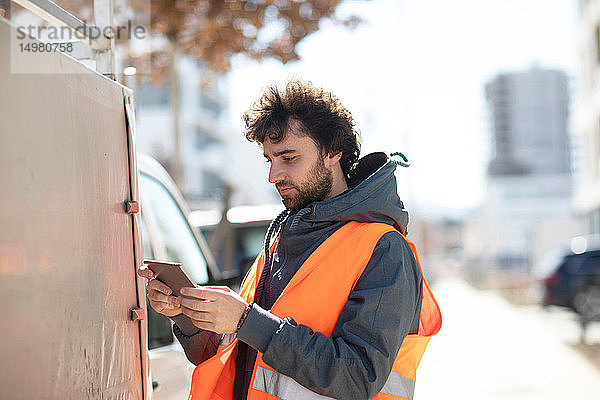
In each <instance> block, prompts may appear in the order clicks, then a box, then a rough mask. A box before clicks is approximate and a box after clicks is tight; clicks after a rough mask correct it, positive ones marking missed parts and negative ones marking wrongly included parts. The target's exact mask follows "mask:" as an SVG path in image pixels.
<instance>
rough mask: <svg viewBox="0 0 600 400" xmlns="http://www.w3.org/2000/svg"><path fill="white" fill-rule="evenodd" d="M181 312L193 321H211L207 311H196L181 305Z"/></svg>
mask: <svg viewBox="0 0 600 400" xmlns="http://www.w3.org/2000/svg"><path fill="white" fill-rule="evenodd" d="M181 312H182V313H183V314H185V315H187V316H188V317H190V319H192V320H194V321H202V322H213V321H212V316H211V315H210V314H209V313H206V312H203V311H196V310H192V309H189V308H187V307H181Z"/></svg>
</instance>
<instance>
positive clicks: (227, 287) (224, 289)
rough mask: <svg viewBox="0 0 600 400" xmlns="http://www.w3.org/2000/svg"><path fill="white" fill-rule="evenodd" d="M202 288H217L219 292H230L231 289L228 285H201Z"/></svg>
mask: <svg viewBox="0 0 600 400" xmlns="http://www.w3.org/2000/svg"><path fill="white" fill-rule="evenodd" d="M202 287H203V288H206V289H213V290H219V291H221V292H231V289H230V288H229V286H212V285H209V286H202Z"/></svg>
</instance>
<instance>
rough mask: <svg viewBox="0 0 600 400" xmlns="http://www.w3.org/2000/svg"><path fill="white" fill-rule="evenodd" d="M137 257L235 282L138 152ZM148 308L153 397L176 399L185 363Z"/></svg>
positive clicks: (205, 279) (172, 189)
mask: <svg viewBox="0 0 600 400" xmlns="http://www.w3.org/2000/svg"><path fill="white" fill-rule="evenodd" d="M137 161H138V170H139V176H138V184H139V189H140V196H141V233H142V235H141V236H142V249H143V250H142V253H143V258H148V259H158V260H167V261H176V262H181V263H182V264H183V268H184V269H185V270H186V272H187V273H188V275H189V276H190V277H191V278H192V279H193V280H194V281H195V282H196V283H197V284H207V283H211V284H227V285H235V284H236V283H237V281H239V275H235V276H228V277H227V279H224V276H223V274H222V273H221V271H220V270H219V268H217V265H216V264H215V261H214V259H213V257H212V255H211V252H210V250H209V248H208V245H207V244H206V241H205V240H204V238H203V236H202V234H201V233H200V232H198V231H196V230H194V229H192V227H191V226H190V223H189V222H188V219H187V216H188V214H189V208H188V207H187V204H186V203H185V201H184V199H183V197H182V196H181V194H180V192H179V190H178V189H177V186H176V185H175V183H174V182H173V180H172V179H171V177H170V176H169V174H168V173H167V172H166V171H165V169H164V168H163V167H162V166H161V165H160V164H159V163H158V162H157V161H156V160H154V159H152V158H151V157H149V156H146V155H143V154H138V156H137ZM147 309H148V349H149V357H150V370H151V373H152V384H153V388H154V393H153V399H154V400H165V399H182V398H186V397H187V395H188V394H189V388H190V383H191V375H192V370H193V368H194V365H193V364H191V363H190V362H189V361H188V360H187V358H186V357H185V354H184V352H183V349H182V348H181V346H180V345H179V342H178V341H177V340H176V339H175V338H174V336H173V333H172V330H171V325H172V323H171V320H170V319H169V318H167V317H165V316H164V315H162V314H159V313H157V312H155V311H154V310H153V309H152V307H150V304H149V303H148V304H147Z"/></svg>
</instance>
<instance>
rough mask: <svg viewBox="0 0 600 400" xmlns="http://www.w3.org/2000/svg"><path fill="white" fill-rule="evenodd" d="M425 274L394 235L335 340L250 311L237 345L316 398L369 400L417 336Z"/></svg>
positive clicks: (381, 245) (364, 278)
mask: <svg viewBox="0 0 600 400" xmlns="http://www.w3.org/2000/svg"><path fill="white" fill-rule="evenodd" d="M422 284H423V282H422V275H421V272H420V269H419V266H418V265H417V263H416V261H415V258H414V256H413V254H412V251H411V250H410V247H409V245H408V243H407V242H406V240H405V239H404V238H403V237H402V236H401V235H400V234H399V233H398V232H389V233H387V234H385V235H384V236H383V237H382V238H381V239H380V240H379V242H378V243H377V245H376V247H375V249H374V250H373V254H372V256H371V259H370V260H369V263H368V264H367V267H366V268H365V270H364V271H363V274H362V275H361V277H360V278H359V280H358V281H357V284H356V286H355V288H354V290H353V291H352V292H351V293H350V296H349V297H348V301H347V302H346V304H345V306H344V308H343V309H342V312H341V313H340V316H339V318H338V320H337V322H336V324H335V327H334V329H333V333H332V337H331V338H328V337H327V336H325V335H323V334H321V333H319V332H314V331H313V330H312V329H311V328H310V327H309V326H305V325H297V324H296V323H295V322H294V321H293V320H292V319H291V318H285V319H283V320H281V319H279V318H278V317H276V316H274V315H273V314H271V313H269V312H267V311H265V310H262V309H261V308H260V307H257V306H255V307H254V308H253V310H252V311H251V312H250V313H249V314H248V317H247V318H246V320H245V321H244V324H243V325H242V327H241V328H240V330H239V331H238V338H239V339H240V340H242V341H244V342H246V343H248V344H249V345H250V346H252V347H254V348H255V349H256V350H257V351H259V352H261V353H263V360H264V361H265V362H266V363H267V364H268V365H269V366H271V367H272V368H274V369H275V370H276V371H278V372H280V373H282V374H284V375H287V376H290V377H292V378H293V379H294V380H296V381H297V382H298V383H300V384H301V385H303V386H305V387H307V388H309V389H311V390H312V391H314V392H316V393H319V394H321V395H325V396H329V397H334V398H340V399H356V398H360V399H369V398H371V397H373V396H375V394H377V393H378V392H379V391H380V390H381V388H382V387H383V385H384V384H385V382H386V380H387V378H388V376H389V374H390V371H391V369H392V365H393V362H394V359H395V357H396V354H397V353H398V350H399V349H400V345H401V344H402V341H403V340H404V337H405V336H406V335H407V334H409V333H416V331H417V329H418V323H419V313H420V308H421V297H422Z"/></svg>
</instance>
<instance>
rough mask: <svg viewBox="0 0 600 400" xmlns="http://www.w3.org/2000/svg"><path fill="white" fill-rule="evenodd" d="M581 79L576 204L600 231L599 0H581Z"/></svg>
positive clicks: (574, 124)
mask: <svg viewBox="0 0 600 400" xmlns="http://www.w3.org/2000/svg"><path fill="white" fill-rule="evenodd" d="M580 10H581V20H580V32H579V35H578V36H579V41H580V43H579V50H580V54H581V66H582V68H581V70H580V71H581V79H580V90H579V95H578V99H577V100H578V101H577V107H576V108H575V110H574V114H573V118H572V119H571V129H572V131H573V133H574V134H575V135H576V136H577V138H578V140H579V143H580V144H581V151H580V157H581V163H580V165H579V168H578V177H579V179H578V182H577V185H576V189H575V196H574V199H575V202H574V203H575V207H576V210H577V212H578V213H580V214H581V215H583V216H584V217H585V218H586V220H587V232H586V233H589V234H600V0H582V1H581V2H580Z"/></svg>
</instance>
